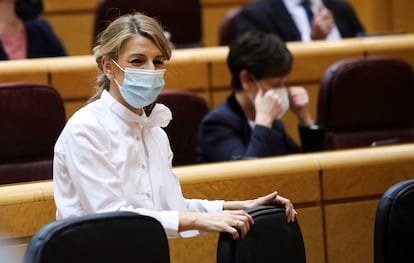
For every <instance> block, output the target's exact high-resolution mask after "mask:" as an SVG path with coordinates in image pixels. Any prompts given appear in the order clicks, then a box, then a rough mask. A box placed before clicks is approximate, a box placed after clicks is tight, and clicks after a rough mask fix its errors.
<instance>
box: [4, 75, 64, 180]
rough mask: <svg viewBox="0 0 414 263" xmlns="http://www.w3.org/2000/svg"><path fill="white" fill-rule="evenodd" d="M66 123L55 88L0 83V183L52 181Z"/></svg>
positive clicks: (62, 105)
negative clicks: (57, 147)
mask: <svg viewBox="0 0 414 263" xmlns="http://www.w3.org/2000/svg"><path fill="white" fill-rule="evenodd" d="M65 123H66V116H65V108H64V103H63V100H62V98H61V97H60V95H59V93H58V92H57V91H56V90H55V89H54V88H52V87H50V86H48V85H43V84H37V83H27V82H18V83H3V84H0V145H1V146H0V184H6V183H17V182H26V181H33V180H42V179H51V178H52V160H53V148H54V145H55V141H56V139H57V137H58V136H59V134H60V132H61V130H62V128H63V126H64V125H65Z"/></svg>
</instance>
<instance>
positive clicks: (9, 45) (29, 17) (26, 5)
mask: <svg viewBox="0 0 414 263" xmlns="http://www.w3.org/2000/svg"><path fill="white" fill-rule="evenodd" d="M42 12H43V1H42V0H0V60H13V59H25V58H41V57H58V56H66V55H67V52H66V50H65V48H64V47H63V45H62V43H61V41H60V40H59V38H58V37H57V36H56V35H55V33H54V32H53V29H52V27H51V26H50V24H49V22H47V21H46V20H44V19H41V18H39V15H40V14H41V13H42Z"/></svg>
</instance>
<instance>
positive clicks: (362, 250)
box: [0, 144, 414, 263]
mask: <svg viewBox="0 0 414 263" xmlns="http://www.w3.org/2000/svg"><path fill="white" fill-rule="evenodd" d="M174 172H175V173H176V174H177V176H178V177H179V179H180V182H181V185H182V189H183V194H184V196H186V197H187V198H206V199H226V200H237V199H249V198H255V197H257V196H261V195H263V194H266V193H269V192H271V191H274V190H278V191H279V193H280V194H281V195H283V196H286V197H288V198H290V199H291V200H292V201H293V203H294V204H295V207H296V208H297V210H298V220H299V223H300V226H301V229H302V233H303V236H304V241H305V248H306V256H307V262H309V263H324V262H335V263H349V262H355V263H367V262H373V229H374V220H375V213H376V206H377V204H378V200H379V198H380V197H381V195H382V194H383V193H384V192H385V191H386V189H388V188H389V187H390V186H391V185H393V184H394V183H396V182H398V181H402V180H407V179H412V178H414V144H405V145H397V146H383V147H377V148H361V149H352V150H341V151H332V152H321V153H313V154H295V155H289V156H284V157H273V158H263V159H256V160H246V161H231V162H223V163H215V164H204V165H190V166H182V167H175V168H174ZM53 220H55V204H54V199H53V182H52V181H41V182H33V183H23V184H14V185H3V186H0V228H1V231H2V232H3V233H0V251H2V250H3V251H7V252H13V253H15V254H17V255H18V257H22V256H23V253H24V251H25V248H26V246H27V243H28V241H29V239H30V237H31V236H32V235H33V234H34V233H35V232H36V231H37V230H38V229H39V228H40V227H42V226H43V225H44V224H46V223H48V222H51V221H53ZM1 231H0V232H1ZM217 238H218V234H217V233H209V234H205V235H201V236H198V237H194V238H190V239H185V238H178V239H171V240H169V244H170V252H171V253H170V254H171V262H173V263H187V262H188V263H190V262H191V263H192V262H194V260H197V262H201V263H204V262H205V263H212V262H215V256H216V248H217Z"/></svg>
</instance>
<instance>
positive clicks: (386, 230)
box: [374, 179, 414, 263]
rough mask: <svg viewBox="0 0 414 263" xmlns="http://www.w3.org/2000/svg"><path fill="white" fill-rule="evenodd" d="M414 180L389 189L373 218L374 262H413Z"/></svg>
mask: <svg viewBox="0 0 414 263" xmlns="http://www.w3.org/2000/svg"><path fill="white" fill-rule="evenodd" d="M413 237H414V179H411V180H406V181H402V182H399V183H396V184H394V185H393V186H391V187H390V188H389V189H388V190H387V191H386V192H385V193H384V194H383V196H382V197H381V199H380V201H379V203H378V207H377V213H376V216H375V229H374V262H375V263H403V262H414V238H413Z"/></svg>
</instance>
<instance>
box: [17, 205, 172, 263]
mask: <svg viewBox="0 0 414 263" xmlns="http://www.w3.org/2000/svg"><path fill="white" fill-rule="evenodd" d="M53 262H59V263H73V262H88V263H102V262H107V263H118V262H157V263H158V262H160V263H163V262H165V263H168V262H170V254H169V247H168V240H167V236H166V234H165V230H164V228H163V227H162V225H161V223H160V222H159V221H157V220H156V219H155V218H152V217H149V216H144V215H139V214H136V213H133V212H127V211H122V212H120V211H117V212H105V213H98V214H91V215H86V216H80V217H74V218H69V219H63V220H58V221H54V222H51V223H49V224H47V225H45V226H43V227H42V228H41V229H40V230H39V231H38V232H37V233H36V234H35V235H34V236H33V237H32V239H31V240H30V242H29V245H28V247H27V250H26V253H25V256H24V263H53Z"/></svg>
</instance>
